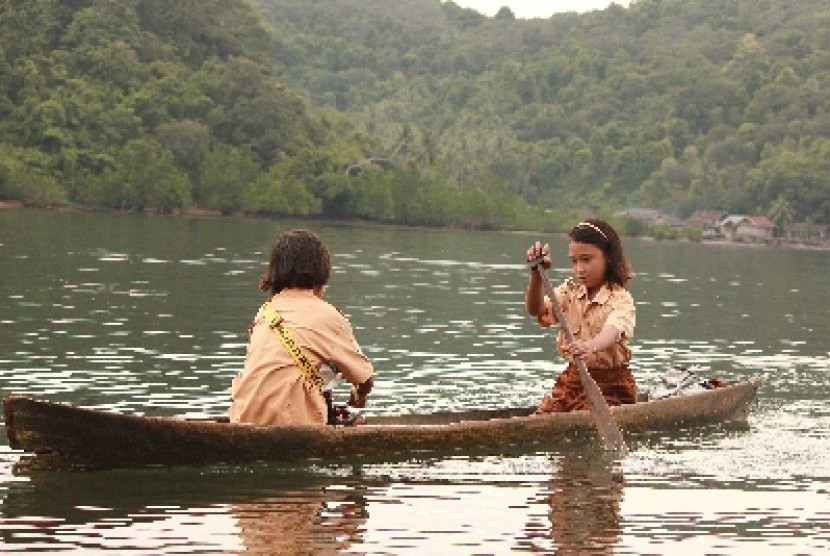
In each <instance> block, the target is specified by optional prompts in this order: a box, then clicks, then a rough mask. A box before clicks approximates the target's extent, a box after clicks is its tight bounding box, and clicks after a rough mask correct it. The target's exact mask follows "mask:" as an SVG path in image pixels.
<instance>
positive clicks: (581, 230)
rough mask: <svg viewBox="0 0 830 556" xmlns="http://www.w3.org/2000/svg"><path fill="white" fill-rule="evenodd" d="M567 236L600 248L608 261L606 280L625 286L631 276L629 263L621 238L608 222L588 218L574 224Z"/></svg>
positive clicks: (572, 239)
mask: <svg viewBox="0 0 830 556" xmlns="http://www.w3.org/2000/svg"><path fill="white" fill-rule="evenodd" d="M568 237H569V238H570V239H571V241H577V242H579V243H590V244H592V245H596V246H597V247H599V248H600V249H601V250H602V252H603V253H604V254H605V258H606V260H607V261H608V266H607V267H606V269H605V280H606V281H607V282H611V283H612V284H617V285H620V286H623V287H625V285H626V284H628V282H629V280H631V278H632V277H633V273H632V272H631V264H630V263H629V262H628V259H627V258H626V256H625V251H623V245H622V240H620V236H619V235H618V234H617V231H616V230H615V229H614V228H613V227H612V226H611V224H609V223H608V222H605V221H604V220H600V219H599V218H589V219H588V220H585V221H583V222H580V223H579V224H577V225H576V226H574V227H573V228H572V229H571V231H570V233H569V234H568Z"/></svg>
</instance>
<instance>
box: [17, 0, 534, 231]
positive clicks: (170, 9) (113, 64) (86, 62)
mask: <svg viewBox="0 0 830 556" xmlns="http://www.w3.org/2000/svg"><path fill="white" fill-rule="evenodd" d="M274 40H275V37H274V36H273V34H271V32H270V30H269V29H268V28H267V26H266V25H265V24H264V23H263V21H262V18H261V16H260V14H259V13H258V12H257V11H256V10H255V9H254V8H253V7H252V6H251V4H250V3H248V2H247V1H244V0H184V1H180V2H168V1H166V0H130V1H128V0H124V1H122V0H62V1H61V2H31V1H29V0H6V1H4V2H2V3H0V200H3V199H18V200H22V201H23V202H24V203H26V204H30V205H61V204H63V203H70V204H75V205H80V206H88V207H108V208H116V209H121V210H131V211H132V210H158V211H162V212H168V211H179V210H183V209H187V208H189V207H192V206H195V207H198V208H202V209H210V210H215V211H220V212H222V213H234V212H240V211H241V212H245V213H248V214H263V215H292V216H316V215H320V216H323V217H331V218H368V219H373V220H379V221H389V222H404V223H417V224H436V225H441V224H453V223H460V224H462V225H467V226H477V227H483V226H509V225H511V222H510V221H513V222H516V221H519V218H518V216H517V214H518V213H517V212H516V210H512V209H511V207H516V208H517V210H519V211H522V210H527V209H526V208H525V204H524V203H523V202H522V201H521V200H520V199H519V198H518V197H513V198H507V197H504V199H502V198H501V197H500V196H499V195H484V194H483V193H482V192H481V191H480V190H478V189H477V188H465V189H459V188H457V187H456V186H455V184H453V183H451V182H450V181H449V180H446V179H444V178H443V177H442V176H440V175H438V174H429V175H428V174H426V173H423V172H421V171H420V170H418V169H417V168H415V167H414V166H411V165H409V164H408V163H407V159H406V157H404V158H403V159H401V160H399V162H400V163H401V164H400V165H395V166H394V167H392V166H390V165H388V164H381V165H375V164H369V167H367V168H365V170H364V169H362V167H361V166H360V163H361V162H364V161H366V160H371V156H372V154H373V153H375V152H377V151H379V150H380V149H379V147H378V145H377V143H376V142H375V141H374V139H373V138H372V136H371V134H368V133H365V132H362V131H360V130H358V129H357V128H356V127H355V126H354V125H352V124H351V123H349V121H348V120H347V119H346V118H344V117H343V116H342V115H340V114H339V113H337V112H335V111H327V110H325V109H309V107H308V106H307V101H306V100H305V99H303V98H302V96H301V95H299V94H297V93H295V92H294V91H292V90H291V88H290V87H288V86H286V85H285V84H284V82H283V81H281V80H280V78H279V75H278V72H277V70H276V68H275V63H274V61H273V58H272V54H273V45H274ZM523 220H524V219H523Z"/></svg>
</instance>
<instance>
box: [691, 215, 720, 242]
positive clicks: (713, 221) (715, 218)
mask: <svg viewBox="0 0 830 556" xmlns="http://www.w3.org/2000/svg"><path fill="white" fill-rule="evenodd" d="M724 218H726V212H724V211H722V210H696V211H694V212H693V213H692V215H691V216H689V218H687V219H686V221H685V225H686V227H688V228H696V229H698V230H700V231H701V232H702V233H703V237H719V236H720V235H721V230H720V226H719V224H720V222H721V221H722V220H723V219H724Z"/></svg>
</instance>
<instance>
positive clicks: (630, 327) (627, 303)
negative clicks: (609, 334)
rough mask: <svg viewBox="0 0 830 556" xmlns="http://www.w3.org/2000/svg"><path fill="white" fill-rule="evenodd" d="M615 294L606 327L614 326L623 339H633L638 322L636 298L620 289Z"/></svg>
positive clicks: (611, 301)
mask: <svg viewBox="0 0 830 556" xmlns="http://www.w3.org/2000/svg"><path fill="white" fill-rule="evenodd" d="M614 293H615V295H614V296H613V297H612V299H611V300H610V304H611V312H610V313H609V314H608V318H606V319H605V326H613V327H614V328H616V329H617V330H618V331H619V332H620V335H621V336H622V337H624V338H631V337H632V336H633V335H634V326H635V324H636V322H637V319H636V309H635V306H634V298H633V297H632V296H631V294H630V293H629V292H628V290H623V289H620V290H618V291H616V292H614Z"/></svg>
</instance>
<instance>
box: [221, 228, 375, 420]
mask: <svg viewBox="0 0 830 556" xmlns="http://www.w3.org/2000/svg"><path fill="white" fill-rule="evenodd" d="M330 276H331V257H330V255H329V251H328V249H327V248H326V246H325V245H324V244H323V242H322V240H321V239H320V238H319V237H318V236H317V235H316V234H314V233H313V232H310V231H308V230H292V231H289V232H286V233H284V234H282V235H281V236H279V238H277V240H276V242H275V243H274V245H273V247H272V249H271V257H270V261H269V263H268V270H267V272H266V274H265V275H264V276H263V277H262V279H261V280H260V289H261V290H262V291H266V292H269V294H270V297H269V299H268V300H267V301H266V302H265V303H264V304H263V305H262V307H261V308H260V309H259V311H258V312H257V314H256V316H255V318H254V320H253V322H252V323H251V326H250V328H249V329H248V347H247V354H246V357H245V365H244V368H243V370H242V371H241V372H240V373H239V374H237V375H236V377H234V379H233V382H232V384H231V398H232V399H231V406H230V410H229V414H230V421H231V422H232V423H251V424H256V425H325V424H327V423H329V424H335V423H336V422H338V421H339V419H338V417H341V418H342V417H344V416H345V415H347V414H348V412H347V411H345V408H339V409H338V410H336V409H335V408H334V405H333V402H332V399H331V396H332V392H331V381H332V379H334V378H335V375H337V374H339V375H342V377H343V378H344V379H346V380H348V381H349V382H351V383H352V384H353V385H354V386H353V388H352V391H351V395H350V397H349V401H348V404H349V405H350V406H352V407H364V406H365V404H366V397H367V396H368V394H369V392H370V391H371V389H372V385H373V380H374V378H373V377H374V370H373V368H372V364H371V362H370V361H369V359H368V358H367V357H366V356H365V355H364V354H363V352H362V351H361V350H360V347H359V346H358V344H357V341H356V340H355V337H354V333H353V331H352V326H351V324H350V323H349V321H348V319H346V317H345V316H344V315H343V314H342V313H341V312H340V311H339V310H337V309H336V308H335V307H334V306H333V305H331V304H329V303H328V302H326V301H323V293H324V290H325V287H326V285H327V284H328V281H329V277H330Z"/></svg>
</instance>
